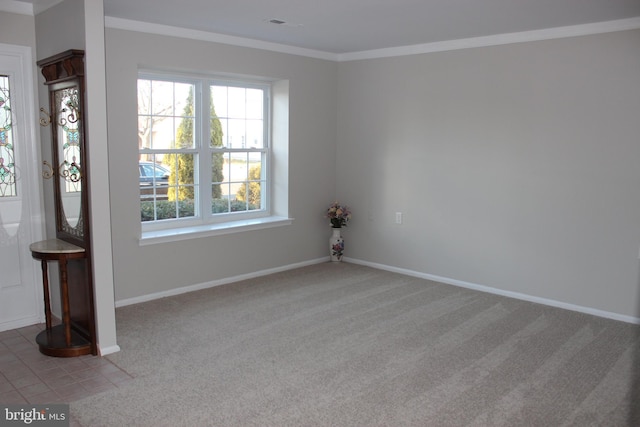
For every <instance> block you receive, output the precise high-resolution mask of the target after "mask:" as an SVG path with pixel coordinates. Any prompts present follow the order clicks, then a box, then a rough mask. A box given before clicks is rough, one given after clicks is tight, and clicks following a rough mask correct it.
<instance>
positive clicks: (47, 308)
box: [41, 260, 51, 330]
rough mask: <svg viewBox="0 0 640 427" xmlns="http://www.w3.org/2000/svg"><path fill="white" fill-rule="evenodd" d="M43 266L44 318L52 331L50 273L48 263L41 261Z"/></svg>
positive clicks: (48, 328)
mask: <svg viewBox="0 0 640 427" xmlns="http://www.w3.org/2000/svg"><path fill="white" fill-rule="evenodd" d="M41 266H42V287H43V288H44V318H45V322H46V325H47V330H50V329H51V296H50V295H49V271H48V268H47V261H46V260H42V261H41Z"/></svg>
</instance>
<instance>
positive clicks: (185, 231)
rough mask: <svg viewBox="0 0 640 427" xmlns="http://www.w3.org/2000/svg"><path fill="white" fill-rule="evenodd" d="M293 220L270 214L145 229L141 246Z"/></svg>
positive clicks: (269, 225)
mask: <svg viewBox="0 0 640 427" xmlns="http://www.w3.org/2000/svg"><path fill="white" fill-rule="evenodd" d="M292 222H293V218H286V217H282V216H268V217H264V218H255V219H246V220H240V221H232V222H224V223H219V224H206V225H199V226H193V227H180V228H171V229H167V230H154V231H143V232H142V235H141V237H140V246H146V245H153V244H156V243H167V242H176V241H180V240H189V239H197V238H200V237H210V236H220V235H223V234H232V233H240V232H243V231H252V230H262V229H265V228H273V227H282V226H285V225H290V224H291V223H292Z"/></svg>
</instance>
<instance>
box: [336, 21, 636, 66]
mask: <svg viewBox="0 0 640 427" xmlns="http://www.w3.org/2000/svg"><path fill="white" fill-rule="evenodd" d="M638 28H640V17H636V18H629V19H619V20H615V21H605V22H596V23H593V24H583V25H571V26H567V27H556V28H547V29H544V30H534V31H522V32H518V33H506V34H496V35H493V36H485V37H473V38H468V39H459V40H447V41H442V42H434V43H425V44H417V45H411V46H400V47H392V48H387V49H374V50H367V51H361V52H350V53H344V54H339V55H337V58H336V60H337V61H340V62H346V61H356V60H361V59H376V58H388V57H393V56H406V55H418V54H423V53H433V52H444V51H449V50H458V49H470V48H476V47H487V46H498V45H504V44H511V43H523V42H532V41H540V40H550V39H560V38H566V37H577V36H586V35H591V34H601V33H611V32H615V31H625V30H635V29H638Z"/></svg>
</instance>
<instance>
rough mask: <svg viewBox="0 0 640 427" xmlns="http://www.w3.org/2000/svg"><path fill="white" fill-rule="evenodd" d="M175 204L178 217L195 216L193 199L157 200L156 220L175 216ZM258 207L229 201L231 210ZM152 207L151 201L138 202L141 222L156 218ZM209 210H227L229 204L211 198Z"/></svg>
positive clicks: (224, 200)
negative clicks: (176, 200)
mask: <svg viewBox="0 0 640 427" xmlns="http://www.w3.org/2000/svg"><path fill="white" fill-rule="evenodd" d="M176 206H177V207H178V212H179V214H180V218H188V217H193V216H195V214H194V208H193V200H179V201H178V202H177V203H176V202H175V201H170V200H158V201H156V202H155V209H156V212H157V215H158V217H157V220H162V219H175V218H177V215H176ZM259 208H260V206H259V205H255V204H252V203H249V206H248V209H247V203H246V202H244V201H241V200H232V201H231V212H242V211H246V210H255V209H259ZM153 209H154V203H153V201H143V202H140V216H141V220H142V221H143V222H144V221H154V220H156V218H154V216H153ZM211 212H212V213H226V212H229V205H228V204H227V199H213V200H212V201H211Z"/></svg>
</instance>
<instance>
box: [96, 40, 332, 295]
mask: <svg viewBox="0 0 640 427" xmlns="http://www.w3.org/2000/svg"><path fill="white" fill-rule="evenodd" d="M106 47H107V49H106V53H107V96H108V111H107V114H108V132H109V167H110V187H111V190H110V197H111V215H112V222H113V223H112V230H113V265H114V281H115V291H116V292H115V294H116V301H118V300H125V299H130V298H135V297H139V296H144V295H148V294H153V293H158V292H164V291H168V290H171V289H174V288H178V287H184V286H190V285H198V284H202V283H208V282H211V281H215V280H220V279H226V278H230V277H234V276H238V275H241V274H249V273H253V272H257V271H261V270H265V269H272V268H278V267H282V266H286V265H291V264H296V263H300V262H307V261H309V260H314V259H318V258H321V257H325V256H327V242H328V238H329V235H330V230H329V227H328V226H327V223H326V220H325V219H324V218H323V214H324V210H325V209H326V206H328V204H329V203H331V202H332V201H333V198H334V196H335V193H334V192H335V186H336V181H335V167H336V164H335V156H336V116H335V114H336V113H335V110H336V88H337V68H338V65H337V63H334V62H330V61H323V60H318V59H311V58H305V57H299V56H293V55H286V54H279V53H272V52H266V51H261V50H255V49H248V48H241V47H232V46H226V45H220V44H215V43H210V42H203V41H195V40H187V39H181V38H175V37H164V36H157V35H150V34H142V33H137V32H130V31H125V30H119V29H111V28H108V29H107V31H106ZM139 66H143V67H152V68H158V69H163V70H180V71H194V72H197V73H235V74H244V75H252V76H262V77H269V78H274V79H282V80H289V88H290V107H289V108H290V120H289V136H290V143H289V162H290V163H289V210H290V212H289V213H290V216H291V217H293V218H295V220H294V222H293V224H292V225H290V226H285V227H278V228H272V229H265V230H259V231H248V232H242V233H236V234H230V235H223V236H216V237H206V238H198V239H192V240H185V241H179V242H174V243H164V244H155V245H147V246H140V245H139V241H138V236H139V235H140V214H139V212H140V201H139V193H138V179H139V178H138V177H139V174H138V171H137V160H136V159H137V158H138V155H137V150H138V146H137V138H136V129H137V119H136V103H137V99H136V79H137V72H138V67H139Z"/></svg>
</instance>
